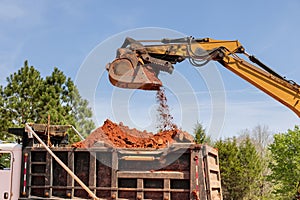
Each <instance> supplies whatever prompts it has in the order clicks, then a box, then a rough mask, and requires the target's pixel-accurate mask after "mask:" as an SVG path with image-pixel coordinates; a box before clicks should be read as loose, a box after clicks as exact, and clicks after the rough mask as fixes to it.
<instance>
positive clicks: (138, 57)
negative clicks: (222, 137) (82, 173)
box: [106, 37, 300, 117]
mask: <svg viewBox="0 0 300 200" xmlns="http://www.w3.org/2000/svg"><path fill="white" fill-rule="evenodd" d="M143 43H151V44H148V45H144V44H143ZM238 54H244V55H246V57H248V58H249V60H250V62H252V63H253V64H252V63H250V62H247V61H246V60H244V59H242V58H240V57H239V56H238ZM185 59H188V60H189V61H190V63H191V64H192V65H194V66H203V65H205V64H207V63H208V62H209V61H212V60H213V61H217V62H219V63H220V64H221V65H223V66H224V67H225V68H227V69H229V70H230V71H232V72H233V73H235V74H236V75H238V76H239V77H241V78H243V79H244V80H246V81H248V82H249V83H251V84H252V85H254V86H256V87H257V88H258V89H260V90H262V91H264V92H265V93H267V94H268V95H270V96H272V97H273V98H274V99H276V100H277V101H279V102H281V103H282V104H284V105H285V106H287V107H288V108H290V109H291V110H292V111H294V112H295V113H296V114H297V115H298V117H300V103H299V100H300V96H299V92H300V86H299V85H298V84H296V83H295V82H294V81H292V80H287V79H286V78H285V77H282V76H281V75H279V74H278V73H276V72H275V71H273V70H272V69H271V68H269V67H267V66H266V65H265V64H263V63H262V62H261V61H259V60H258V59H257V58H256V57H254V56H252V55H249V54H247V53H246V52H245V49H244V47H243V46H242V45H241V43H240V42H239V41H237V40H233V41H227V40H214V39H211V38H203V39H194V38H192V37H187V38H179V39H162V40H152V41H136V40H134V39H132V38H126V39H125V41H124V43H123V45H122V46H121V48H119V49H118V50H117V56H116V59H115V60H114V61H113V62H111V63H109V64H108V65H107V66H106V68H107V70H108V72H109V80H110V82H111V83H112V84H113V85H114V86H117V87H121V88H129V89H143V90H158V89H159V88H160V87H161V86H162V85H163V84H162V82H161V81H160V80H159V78H158V75H159V73H160V71H165V72H168V73H170V74H172V72H173V70H174V67H173V64H176V63H179V62H182V61H183V60H185Z"/></svg>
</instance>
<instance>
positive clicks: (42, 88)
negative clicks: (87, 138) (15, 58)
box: [0, 61, 95, 142]
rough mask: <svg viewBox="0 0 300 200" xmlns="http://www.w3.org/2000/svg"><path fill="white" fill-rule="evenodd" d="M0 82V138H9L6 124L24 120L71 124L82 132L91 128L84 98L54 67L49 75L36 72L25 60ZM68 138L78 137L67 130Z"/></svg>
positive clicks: (9, 125)
mask: <svg viewBox="0 0 300 200" xmlns="http://www.w3.org/2000/svg"><path fill="white" fill-rule="evenodd" d="M6 82H7V85H5V86H2V85H0V140H5V141H13V140H14V139H15V138H14V136H12V135H10V134H8V133H7V129H8V128H9V127H23V126H24V124H25V123H44V124H46V123H48V115H49V116H50V120H51V121H50V122H51V124H61V125H73V126H74V127H76V129H77V130H78V131H79V132H81V133H82V134H83V135H85V134H88V133H90V131H91V130H93V129H94V128H95V124H94V122H93V121H92V111H91V109H90V108H89V107H88V101H87V100H85V99H83V98H82V97H81V96H80V94H79V91H78V89H77V87H76V86H75V84H74V82H73V81H72V80H71V78H68V77H66V75H65V74H64V73H63V72H62V71H61V70H59V69H58V68H56V67H55V68H54V69H53V72H52V73H51V75H49V76H46V77H45V78H43V77H41V74H40V72H39V71H38V70H37V69H35V68H34V67H33V66H29V64H28V62H27V61H25V63H24V66H23V67H21V68H20V69H19V70H18V71H17V72H15V73H13V74H11V75H10V76H9V77H7V79H6ZM69 138H70V141H71V142H74V141H78V140H79V138H78V136H77V135H75V134H74V133H72V132H70V137H69Z"/></svg>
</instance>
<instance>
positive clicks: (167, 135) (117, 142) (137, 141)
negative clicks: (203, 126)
mask: <svg viewBox="0 0 300 200" xmlns="http://www.w3.org/2000/svg"><path fill="white" fill-rule="evenodd" d="M193 140H194V138H193V136H191V135H190V134H189V133H187V132H184V131H182V130H179V129H177V128H173V129H171V130H164V131H161V132H159V133H157V134H152V133H149V132H147V131H139V130H137V129H130V128H129V127H128V126H124V125H123V123H119V124H116V123H114V122H112V121H110V120H108V119H107V120H106V121H105V122H104V124H103V125H102V126H101V127H99V128H97V129H96V130H94V131H93V132H92V133H91V134H90V135H89V136H88V137H87V138H86V139H85V140H83V141H81V142H78V143H75V144H73V145H72V146H73V147H76V148H90V147H92V146H94V145H95V144H96V143H97V142H103V143H105V144H108V145H110V146H113V147H118V148H156V149H157V148H165V147H167V146H168V145H170V144H172V143H174V142H181V143H191V142H193Z"/></svg>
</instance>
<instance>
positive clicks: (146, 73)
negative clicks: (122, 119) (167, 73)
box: [106, 48, 162, 90]
mask: <svg viewBox="0 0 300 200" xmlns="http://www.w3.org/2000/svg"><path fill="white" fill-rule="evenodd" d="M106 69H107V70H108V74H109V80H110V82H111V84H113V85H114V86H117V87H120V88H128V89H142V90H159V88H160V87H161V86H162V82H161V81H160V80H159V79H158V77H157V76H158V73H159V71H158V70H155V68H154V67H153V64H151V63H147V64H144V62H143V61H142V60H141V59H140V58H138V57H137V56H136V55H135V53H133V52H132V51H130V50H128V49H125V48H120V49H118V52H117V58H116V59H115V60H114V61H113V62H111V63H109V64H107V66H106Z"/></svg>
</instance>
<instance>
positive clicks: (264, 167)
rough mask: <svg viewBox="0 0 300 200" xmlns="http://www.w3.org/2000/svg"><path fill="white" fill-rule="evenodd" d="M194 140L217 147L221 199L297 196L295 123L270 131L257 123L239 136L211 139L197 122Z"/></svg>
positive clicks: (298, 135) (299, 148)
mask: <svg viewBox="0 0 300 200" xmlns="http://www.w3.org/2000/svg"><path fill="white" fill-rule="evenodd" d="M195 139H196V141H197V142H198V143H207V142H208V143H210V145H213V146H214V147H215V148H217V149H218V152H219V164H220V172H221V183H222V193H223V199H224V200H256V199H257V200H277V199H278V200H292V199H300V186H299V184H300V129H299V127H298V126H295V127H294V129H293V130H288V131H287V132H286V133H277V134H271V133H270V131H269V130H268V127H266V126H261V125H258V126H257V127H255V128H253V130H244V131H243V132H242V133H241V134H240V136H238V137H232V138H226V139H222V140H218V141H216V142H212V141H211V139H210V138H209V137H207V136H206V134H205V129H203V127H202V125H201V124H197V125H196V128H195ZM297 195H298V197H297Z"/></svg>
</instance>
